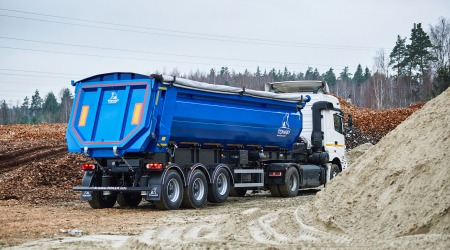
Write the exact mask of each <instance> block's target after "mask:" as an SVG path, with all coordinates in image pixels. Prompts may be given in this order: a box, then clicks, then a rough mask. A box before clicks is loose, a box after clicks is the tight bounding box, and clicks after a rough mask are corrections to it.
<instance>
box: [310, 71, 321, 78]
mask: <svg viewBox="0 0 450 250" xmlns="http://www.w3.org/2000/svg"><path fill="white" fill-rule="evenodd" d="M312 80H321V77H320V73H319V70H318V69H317V68H315V69H314V72H313V75H312Z"/></svg>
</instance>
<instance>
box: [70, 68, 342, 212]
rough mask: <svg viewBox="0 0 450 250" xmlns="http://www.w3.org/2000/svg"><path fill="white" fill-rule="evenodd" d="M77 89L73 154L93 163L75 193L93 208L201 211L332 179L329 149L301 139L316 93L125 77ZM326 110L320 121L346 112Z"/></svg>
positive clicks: (91, 81) (100, 78)
mask: <svg viewBox="0 0 450 250" xmlns="http://www.w3.org/2000/svg"><path fill="white" fill-rule="evenodd" d="M72 85H73V86H75V87H76V88H75V98H74V104H73V107H72V112H71V116H70V120H69V124H68V127H67V133H66V137H67V145H68V149H69V152H73V153H81V154H84V155H85V156H87V157H89V158H90V159H92V163H89V164H83V165H82V166H81V167H82V169H83V170H84V177H83V179H82V183H81V186H79V187H74V188H73V189H74V190H75V191H81V200H85V201H88V202H89V204H90V205H91V207H92V208H106V207H113V206H114V205H115V203H116V202H117V203H118V204H119V205H120V206H137V205H138V204H139V203H140V202H141V200H142V199H144V200H147V201H151V202H153V203H154V204H155V205H156V206H157V207H158V208H160V209H177V208H179V207H180V206H181V207H187V208H200V207H202V206H204V204H205V202H206V201H209V202H213V203H221V202H224V201H226V199H227V198H228V196H229V195H234V196H243V195H245V193H246V192H247V191H248V190H260V189H264V190H270V191H271V193H272V195H274V196H283V197H292V196H295V195H297V193H298V190H299V189H300V188H307V187H317V186H320V185H323V184H325V183H326V182H327V180H329V179H330V178H329V176H330V166H331V165H330V160H329V158H328V157H329V156H328V153H327V152H325V150H323V149H324V145H314V146H313V147H308V146H307V142H306V141H305V140H302V138H301V137H300V133H301V131H302V112H301V110H302V108H303V107H304V106H305V103H306V102H308V101H309V100H310V97H309V96H308V95H302V94H299V93H272V92H264V91H256V90H250V89H245V88H236V87H230V86H223V85H212V84H207V83H201V82H195V81H190V80H186V79H181V78H176V77H172V76H162V75H150V76H148V75H142V74H136V73H119V72H116V73H107V74H101V75H96V76H92V77H89V78H86V79H84V80H80V81H78V82H72ZM322 106H324V107H323V108H322V109H319V111H318V112H319V114H318V116H321V115H320V110H323V109H333V110H335V109H336V108H335V107H334V106H333V105H332V104H331V105H328V106H327V105H322ZM313 115H314V114H313ZM316 116H317V115H316ZM318 121H319V123H320V119H319V120H318ZM316 127H317V126H316ZM318 127H319V129H320V125H319V126H318ZM315 132H316V134H317V131H315ZM313 134H314V131H313ZM322 134H323V133H322ZM316 141H317V140H316Z"/></svg>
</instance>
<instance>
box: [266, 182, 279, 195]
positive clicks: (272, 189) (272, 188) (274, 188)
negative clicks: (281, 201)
mask: <svg viewBox="0 0 450 250" xmlns="http://www.w3.org/2000/svg"><path fill="white" fill-rule="evenodd" d="M269 189H270V193H271V194H272V196H274V197H280V196H281V194H280V189H279V187H278V184H272V185H270V186H269Z"/></svg>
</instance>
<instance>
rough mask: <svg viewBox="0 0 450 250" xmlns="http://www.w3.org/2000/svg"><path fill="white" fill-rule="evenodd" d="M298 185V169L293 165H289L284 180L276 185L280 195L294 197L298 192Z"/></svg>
mask: <svg viewBox="0 0 450 250" xmlns="http://www.w3.org/2000/svg"><path fill="white" fill-rule="evenodd" d="M299 185H300V184H299V178H298V171H297V169H295V168H294V167H290V168H289V169H288V170H287V171H286V182H285V183H284V184H280V185H278V187H279V189H280V194H281V196H283V197H294V196H297V194H298V189H299Z"/></svg>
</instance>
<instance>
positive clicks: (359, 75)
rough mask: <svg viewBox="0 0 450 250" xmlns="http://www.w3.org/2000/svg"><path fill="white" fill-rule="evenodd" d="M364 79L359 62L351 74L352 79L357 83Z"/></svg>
mask: <svg viewBox="0 0 450 250" xmlns="http://www.w3.org/2000/svg"><path fill="white" fill-rule="evenodd" d="M365 80H366V79H365V77H364V75H363V70H362V67H361V64H358V67H356V71H355V74H354V75H353V81H355V82H356V83H357V84H361V83H363V82H364V81H365Z"/></svg>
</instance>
